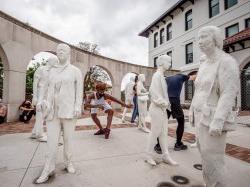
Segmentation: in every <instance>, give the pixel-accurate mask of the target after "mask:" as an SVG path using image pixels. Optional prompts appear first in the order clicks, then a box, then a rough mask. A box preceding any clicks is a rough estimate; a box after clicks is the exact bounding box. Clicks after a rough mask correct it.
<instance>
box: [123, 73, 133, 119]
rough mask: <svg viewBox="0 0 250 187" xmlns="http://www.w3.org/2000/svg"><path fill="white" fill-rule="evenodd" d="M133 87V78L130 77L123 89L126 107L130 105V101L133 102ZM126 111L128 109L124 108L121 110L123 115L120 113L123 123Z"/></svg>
mask: <svg viewBox="0 0 250 187" xmlns="http://www.w3.org/2000/svg"><path fill="white" fill-rule="evenodd" d="M134 85H135V77H134V76H131V77H130V81H129V83H128V84H127V85H126V87H125V103H126V104H127V105H131V104H132V100H133V97H134V91H133V86H134ZM127 110H128V108H126V107H125V108H124V110H123V113H122V121H123V122H124V121H125V120H124V119H125V116H126V113H127Z"/></svg>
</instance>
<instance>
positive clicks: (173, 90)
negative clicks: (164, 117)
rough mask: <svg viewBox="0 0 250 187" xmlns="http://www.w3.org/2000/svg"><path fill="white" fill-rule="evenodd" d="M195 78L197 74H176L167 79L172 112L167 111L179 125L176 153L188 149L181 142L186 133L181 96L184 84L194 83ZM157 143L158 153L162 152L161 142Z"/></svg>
mask: <svg viewBox="0 0 250 187" xmlns="http://www.w3.org/2000/svg"><path fill="white" fill-rule="evenodd" d="M195 78H196V72H192V73H190V74H189V75H184V74H176V75H173V76H170V77H167V78H166V81H167V87H168V97H169V101H170V104H171V111H167V112H168V117H170V115H172V116H173V118H174V119H176V120H177V123H178V125H177V129H176V143H175V146H174V150H175V151H180V150H185V149H187V146H186V145H184V144H183V142H182V141H181V140H182V136H183V133H184V124H185V118H184V113H183V110H182V107H181V102H180V94H181V90H182V87H183V83H184V82H185V81H187V80H191V81H194V80H195ZM157 141H158V143H157V145H156V146H155V150H156V152H161V147H160V144H159V140H158V139H157Z"/></svg>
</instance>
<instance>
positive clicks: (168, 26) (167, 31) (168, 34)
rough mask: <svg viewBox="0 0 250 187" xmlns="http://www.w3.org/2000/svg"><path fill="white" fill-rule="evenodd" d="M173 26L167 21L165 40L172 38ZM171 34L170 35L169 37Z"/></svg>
mask: <svg viewBox="0 0 250 187" xmlns="http://www.w3.org/2000/svg"><path fill="white" fill-rule="evenodd" d="M169 28H171V32H169V30H170V29H169ZM172 29H173V26H172V23H169V24H168V25H167V27H166V40H167V41H169V40H171V39H172V38H173V32H172ZM170 36H171V37H170Z"/></svg>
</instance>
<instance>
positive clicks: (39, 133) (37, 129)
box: [31, 54, 58, 142]
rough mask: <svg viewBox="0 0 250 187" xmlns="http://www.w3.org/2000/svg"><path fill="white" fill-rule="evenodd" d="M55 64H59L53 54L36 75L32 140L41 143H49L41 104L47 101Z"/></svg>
mask: <svg viewBox="0 0 250 187" xmlns="http://www.w3.org/2000/svg"><path fill="white" fill-rule="evenodd" d="M55 64H58V58H57V56H55V55H52V54H51V56H50V57H49V59H48V61H47V64H46V66H41V67H39V68H38V69H37V70H36V72H35V74H34V81H33V99H32V104H33V105H34V106H36V122H35V125H34V128H33V129H32V134H31V138H34V139H38V140H39V141H41V142H46V141H47V136H46V134H45V133H44V131H43V123H44V111H42V107H41V103H42V101H43V100H44V99H45V98H44V97H45V95H46V91H47V88H46V87H47V83H48V76H49V71H50V69H51V68H52V66H54V65H55Z"/></svg>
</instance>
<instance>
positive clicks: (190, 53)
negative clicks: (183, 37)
mask: <svg viewBox="0 0 250 187" xmlns="http://www.w3.org/2000/svg"><path fill="white" fill-rule="evenodd" d="M190 63H193V43H189V44H187V45H186V64H190Z"/></svg>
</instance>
